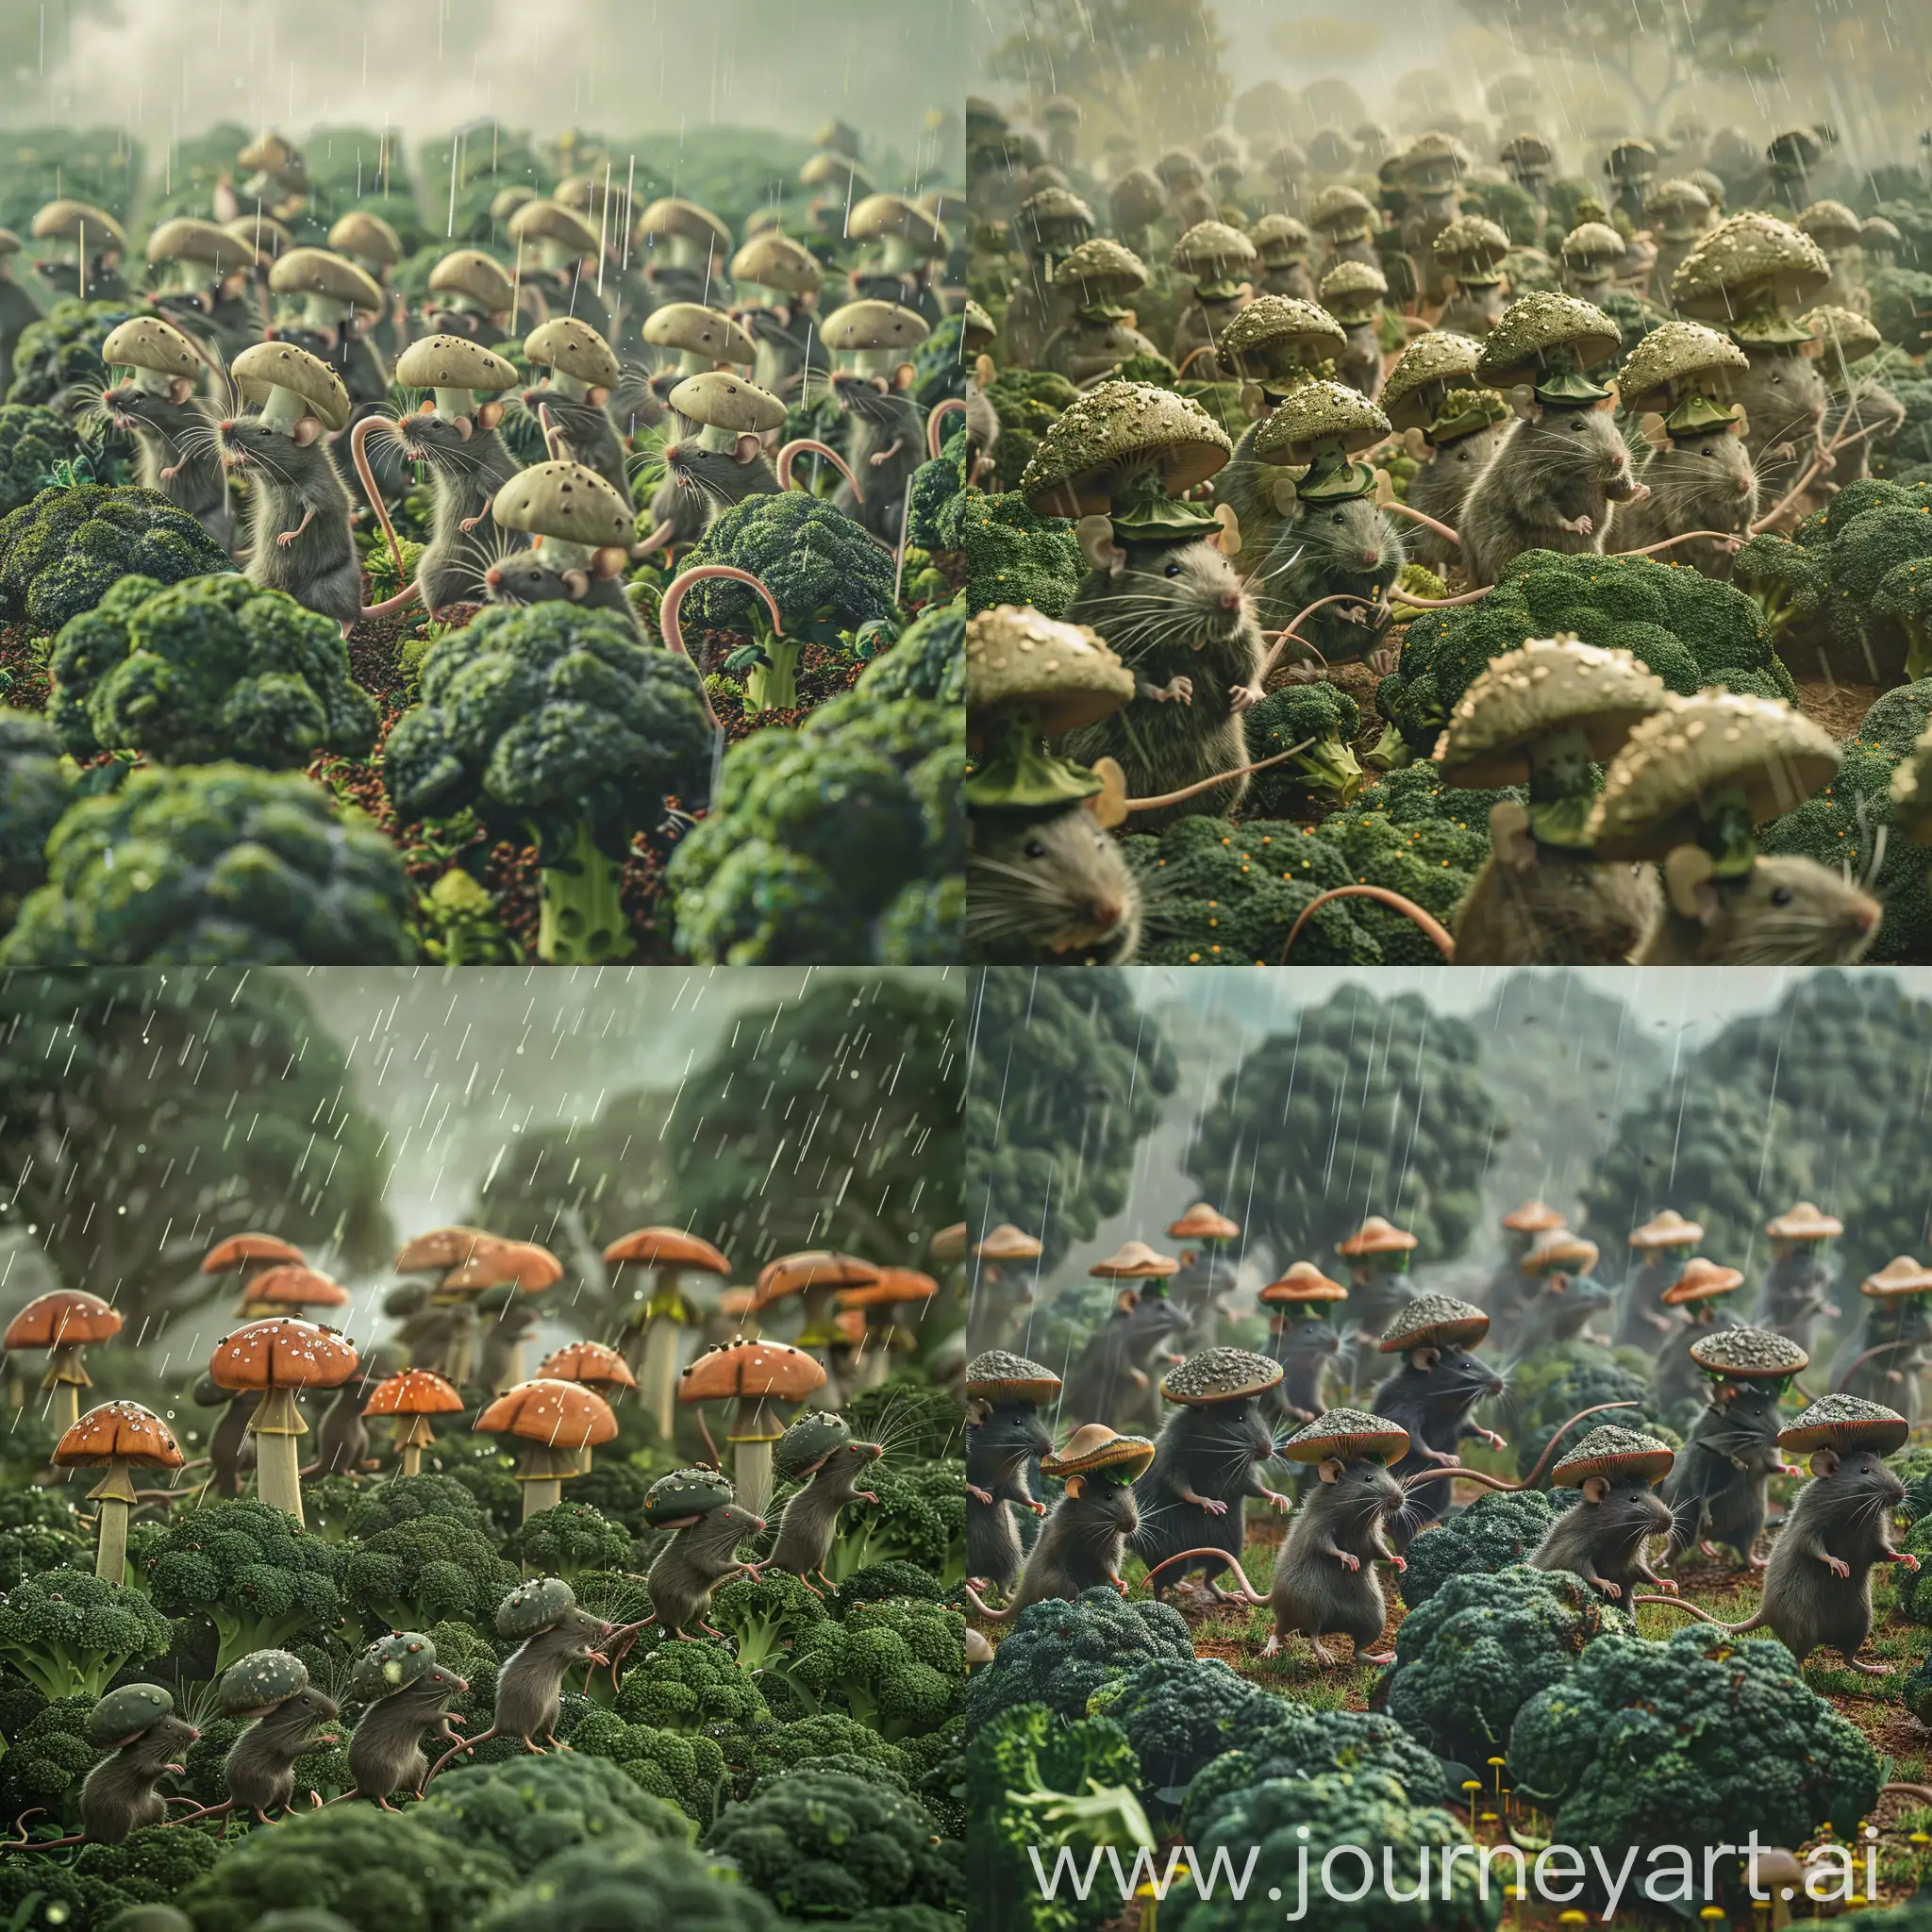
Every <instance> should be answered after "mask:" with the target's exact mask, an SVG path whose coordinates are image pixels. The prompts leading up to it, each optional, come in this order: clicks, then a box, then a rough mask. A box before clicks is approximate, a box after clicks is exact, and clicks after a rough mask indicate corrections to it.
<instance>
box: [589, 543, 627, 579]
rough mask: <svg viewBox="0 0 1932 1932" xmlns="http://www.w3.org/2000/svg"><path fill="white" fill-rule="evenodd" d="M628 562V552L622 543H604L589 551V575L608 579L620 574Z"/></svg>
mask: <svg viewBox="0 0 1932 1932" xmlns="http://www.w3.org/2000/svg"><path fill="white" fill-rule="evenodd" d="M629 564H630V552H629V551H628V550H626V549H625V547H624V545H623V544H622V543H606V544H605V545H604V546H603V547H602V548H601V549H599V550H594V551H592V552H591V575H592V576H593V577H600V578H604V579H608V578H610V577H619V576H622V575H624V573H625V570H626V569H627V568H628V567H629Z"/></svg>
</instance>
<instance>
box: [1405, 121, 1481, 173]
mask: <svg viewBox="0 0 1932 1932" xmlns="http://www.w3.org/2000/svg"><path fill="white" fill-rule="evenodd" d="M1399 167H1400V173H1401V175H1402V178H1403V179H1404V180H1410V179H1417V178H1420V179H1428V178H1431V177H1435V178H1438V179H1440V178H1441V176H1442V175H1451V176H1452V177H1453V176H1454V175H1461V174H1464V173H1466V172H1467V171H1468V168H1469V151H1468V149H1467V148H1465V147H1464V146H1463V144H1462V143H1461V142H1459V141H1457V138H1456V137H1455V136H1454V135H1453V134H1444V133H1442V132H1441V130H1440V129H1438V128H1433V127H1432V128H1430V129H1429V130H1428V132H1427V133H1425V134H1419V135H1417V136H1416V138H1415V139H1414V140H1413V141H1412V142H1409V144H1408V147H1407V150H1406V151H1405V152H1404V153H1403V155H1402V157H1401V160H1400V163H1399Z"/></svg>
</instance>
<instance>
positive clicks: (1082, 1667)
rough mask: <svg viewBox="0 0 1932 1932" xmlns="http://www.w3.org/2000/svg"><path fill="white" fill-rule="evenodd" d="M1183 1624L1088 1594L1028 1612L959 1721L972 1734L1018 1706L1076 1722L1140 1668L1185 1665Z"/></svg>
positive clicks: (1110, 1596) (1187, 1638)
mask: <svg viewBox="0 0 1932 1932" xmlns="http://www.w3.org/2000/svg"><path fill="white" fill-rule="evenodd" d="M1193 1657H1194V1644H1193V1640H1192V1638H1191V1635H1190V1634H1189V1630H1188V1624H1187V1619H1186V1618H1185V1617H1183V1616H1182V1615H1181V1613H1180V1612H1179V1611H1178V1610H1176V1609H1175V1608H1174V1607H1173V1606H1172V1605H1169V1604H1157V1603H1152V1602H1144V1601H1143V1602H1135V1603H1128V1602H1126V1601H1125V1600H1124V1599H1123V1598H1121V1597H1120V1596H1118V1595H1116V1594H1115V1593H1114V1591H1110V1590H1090V1591H1086V1592H1085V1593H1084V1594H1082V1595H1080V1596H1077V1597H1075V1598H1074V1600H1073V1601H1072V1602H1071V1603H1069V1602H1068V1601H1067V1600H1066V1599H1064V1598H1062V1597H1051V1598H1048V1599H1047V1600H1046V1601H1045V1602H1043V1603H1037V1604H1029V1605H1028V1606H1027V1607H1026V1608H1025V1609H1024V1610H1022V1611H1021V1612H1020V1615H1019V1617H1018V1618H1017V1619H1016V1620H1015V1622H1014V1624H1013V1627H1012V1629H1011V1630H1009V1631H1008V1633H1007V1635H1006V1637H1005V1638H1004V1639H1003V1640H1002V1641H1001V1642H1000V1643H999V1645H998V1646H997V1647H996V1648H995V1649H994V1651H993V1654H992V1661H991V1663H990V1664H982V1665H981V1666H980V1668H979V1669H978V1670H976V1671H975V1672H974V1674H973V1678H972V1681H971V1682H970V1683H969V1684H968V1685H967V1687H966V1720H967V1724H968V1725H969V1726H970V1727H971V1728H972V1729H974V1730H977V1729H978V1728H979V1726H980V1725H982V1724H987V1723H990V1722H991V1720H992V1719H993V1718H994V1717H995V1716H997V1715H998V1714H999V1712H1001V1711H1003V1710H1008V1709H1010V1708H1011V1707H1013V1706H1014V1705H1017V1704H1044V1705H1046V1706H1047V1707H1049V1708H1050V1709H1052V1710H1054V1711H1056V1712H1057V1713H1058V1715H1059V1716H1061V1717H1064V1718H1076V1717H1079V1716H1081V1715H1083V1714H1084V1713H1085V1711H1086V1709H1087V1700H1088V1699H1089V1698H1090V1697H1091V1696H1092V1694H1093V1693H1094V1691H1097V1690H1099V1689H1100V1687H1101V1686H1102V1685H1103V1684H1105V1683H1107V1682H1108V1680H1109V1679H1110V1678H1114V1677H1124V1676H1126V1675H1127V1674H1129V1673H1130V1672H1131V1671H1134V1670H1136V1669H1138V1668H1139V1667H1140V1666H1141V1665H1142V1664H1146V1663H1154V1662H1160V1661H1165V1662H1167V1663H1170V1664H1174V1663H1191V1662H1192V1661H1193Z"/></svg>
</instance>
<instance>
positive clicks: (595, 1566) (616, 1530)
mask: <svg viewBox="0 0 1932 1932" xmlns="http://www.w3.org/2000/svg"><path fill="white" fill-rule="evenodd" d="M631 1552H632V1541H631V1536H630V1533H629V1531H627V1530H625V1529H623V1528H621V1527H620V1526H619V1525H618V1524H614V1523H612V1522H611V1521H610V1519H609V1518H608V1516H606V1515H605V1514H604V1513H603V1511H602V1510H599V1509H594V1508H592V1507H591V1505H590V1504H588V1503H558V1505H557V1506H556V1507H554V1508H550V1509H540V1510H539V1511H538V1512H537V1514H536V1515H534V1516H531V1517H527V1518H525V1521H524V1523H523V1524H522V1526H521V1527H520V1528H519V1529H518V1531H517V1533H516V1535H515V1536H513V1537H511V1538H510V1540H509V1541H508V1542H507V1543H506V1544H505V1545H504V1546H503V1554H504V1555H505V1556H506V1557H508V1558H509V1560H510V1561H511V1562H512V1563H521V1564H523V1566H524V1567H525V1569H526V1570H531V1571H535V1572H536V1573H537V1574H539V1575H541V1576H561V1577H563V1578H564V1579H565V1581H566V1582H570V1583H575V1581H576V1579H577V1577H578V1576H579V1575H581V1574H583V1572H584V1571H586V1570H624V1569H627V1568H628V1567H629V1565H630V1560H631Z"/></svg>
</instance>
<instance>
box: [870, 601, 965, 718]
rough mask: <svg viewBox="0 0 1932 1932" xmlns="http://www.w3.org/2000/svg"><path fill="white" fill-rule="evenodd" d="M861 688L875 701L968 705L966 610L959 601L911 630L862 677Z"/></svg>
mask: <svg viewBox="0 0 1932 1932" xmlns="http://www.w3.org/2000/svg"><path fill="white" fill-rule="evenodd" d="M858 686H859V689H860V690H862V691H865V692H866V693H867V694H868V695H870V696H872V697H874V698H924V700H925V701H926V702H927V703H928V704H934V705H963V704H964V703H965V702H966V608H965V605H964V604H963V602H961V601H960V600H959V599H957V598H956V599H955V600H954V601H953V602H952V603H950V604H939V605H935V606H934V607H933V608H931V609H929V610H924V611H922V612H921V613H920V615H919V616H918V617H916V618H915V619H914V620H913V621H912V623H911V624H909V625H907V627H906V629H905V631H904V632H903V633H902V634H901V635H900V637H899V639H898V641H896V642H895V643H894V644H893V645H892V647H891V650H889V651H887V652H886V653H885V654H884V655H883V656H882V657H880V658H876V659H875V660H874V662H873V663H871V664H869V665H867V666H866V668H865V670H864V671H862V672H861V673H860V674H859V678H858Z"/></svg>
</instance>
